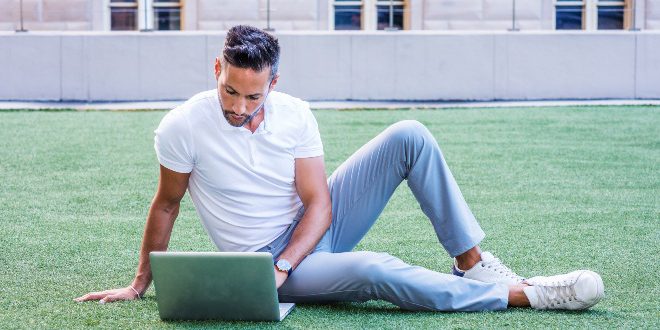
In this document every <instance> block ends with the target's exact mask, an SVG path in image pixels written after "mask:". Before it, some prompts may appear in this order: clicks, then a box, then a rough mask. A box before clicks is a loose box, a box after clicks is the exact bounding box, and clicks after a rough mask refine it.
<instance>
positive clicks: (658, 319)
mask: <svg viewBox="0 0 660 330" xmlns="http://www.w3.org/2000/svg"><path fill="white" fill-rule="evenodd" d="M315 114H316V117H317V119H318V122H319V126H320V130H321V135H322V137H323V140H324V144H325V152H326V166H327V170H328V173H330V172H331V171H332V170H334V169H335V168H336V167H337V166H338V165H339V164H340V163H341V162H342V161H343V160H344V159H346V158H347V157H348V156H349V155H350V154H351V153H352V152H354V151H355V150H356V149H357V148H358V147H359V146H361V145H362V144H364V143H365V142H367V141H368V140H369V139H371V138H372V137H373V136H374V135H376V134H377V133H379V132H380V131H381V130H383V129H384V128H385V127H387V126H388V125H390V124H391V123H394V122H396V121H398V120H402V119H417V120H419V121H421V122H422V123H424V124H425V125H427V127H428V128H429V129H430V130H431V131H432V133H433V135H434V136H435V137H436V139H437V140H438V141H439V143H440V146H441V148H442V149H443V151H444V153H445V156H446V158H447V161H448V163H449V165H450V167H451V169H452V170H453V173H454V175H455V177H456V179H457V181H458V183H459V185H460V187H461V189H462V191H463V193H464V195H465V198H466V199H467V201H468V203H469V204H470V205H471V207H472V210H473V212H474V213H475V215H476V217H477V219H479V221H480V223H481V225H482V226H483V228H484V230H485V231H486V233H487V237H486V239H485V241H484V242H483V244H482V246H483V247H484V249H485V250H490V251H494V252H495V253H496V255H497V256H499V257H500V258H501V259H503V260H504V262H505V263H507V264H508V265H509V266H511V268H513V269H514V270H517V271H518V273H519V274H521V275H524V276H530V275H537V274H555V273H563V272H568V271H571V270H575V269H580V268H587V269H592V270H594V271H597V272H599V273H600V274H602V277H603V280H604V281H605V288H606V295H607V296H606V299H605V300H603V301H602V302H601V303H600V304H598V305H597V306H596V307H595V308H593V309H592V310H590V311H587V312H584V313H567V312H538V311H533V310H526V309H513V310H509V311H506V312H490V313H429V312H417V313H413V312H405V311H401V310H399V309H398V308H397V307H395V306H393V305H391V304H388V303H385V302H375V301H372V302H367V303H341V304H333V305H298V306H297V307H296V309H295V310H294V311H293V312H292V314H291V315H290V316H289V317H288V318H287V319H286V320H285V321H284V322H283V323H281V324H269V323H222V322H183V323H172V322H162V321H161V320H160V319H159V318H158V312H157V306H156V300H155V294H154V291H153V286H152V288H151V289H149V291H148V292H147V294H146V297H145V299H144V300H141V301H134V302H121V303H114V304H108V305H99V304H96V303H83V304H78V303H75V302H73V301H72V299H73V298H74V297H76V296H78V295H81V294H83V293H86V292H88V291H90V290H103V289H109V288H114V287H119V286H126V285H128V284H129V283H130V281H131V279H132V278H133V275H134V271H135V267H136V265H137V258H138V249H139V246H140V241H141V238H142V229H143V226H144V222H145V217H146V214H147V209H148V207H149V203H150V200H151V198H152V196H153V194H154V191H155V187H156V181H157V174H158V162H157V160H156V157H155V153H154V151H153V130H154V129H155V128H156V126H157V125H158V122H159V121H160V119H161V118H162V117H163V116H164V115H165V112H6V111H5V112H0V145H1V146H2V147H1V148H0V176H1V184H2V186H1V188H0V221H1V222H0V251H2V252H1V253H0V263H1V266H0V311H1V312H0V328H79V327H87V326H99V327H104V328H156V327H164V328H170V327H186V328H188V327H190V328H193V327H209V326H222V327H226V326H236V327H241V326H246V327H252V328H253V327H269V326H272V327H279V326H282V327H290V328H300V329H316V328H367V327H368V328H372V327H373V328H501V327H516V328H566V327H579V328H582V327H590V328H656V329H657V328H660V258H659V257H658V254H659V253H660V249H659V246H660V244H659V242H660V226H659V220H660V197H659V196H660V166H659V164H660V129H659V128H660V108H658V107H655V108H654V107H575V108H571V107H565V108H516V109H452V110H437V111H433V110H424V111H420V110H417V111H316V112H315ZM170 249H171V250H178V251H213V250H214V246H213V245H212V243H211V242H210V240H209V238H208V237H207V236H206V234H205V233H204V231H203V228H202V226H201V224H200V222H199V219H198V218H197V215H196V213H195V211H194V209H193V207H192V204H191V202H190V199H189V198H188V197H186V198H185V200H184V203H183V205H182V209H181V212H180V214H179V219H178V221H177V222H176V225H175V227H174V233H173V236H172V239H171V243H170ZM357 249H358V250H373V251H384V252H388V253H390V254H393V255H395V256H398V257H400V258H402V259H403V260H404V261H407V262H409V263H412V264H417V265H421V266H424V267H428V268H430V269H433V270H437V271H440V272H448V270H449V267H450V265H451V260H450V259H449V258H448V256H447V254H446V253H445V252H444V251H443V250H442V248H441V247H440V246H439V244H438V243H437V241H436V238H435V235H434V233H433V231H432V230H431V225H430V223H429V222H428V220H427V219H426V218H425V217H424V215H423V214H422V212H421V211H420V210H419V207H418V205H417V203H416V202H415V200H414V198H413V196H412V194H411V192H410V190H409V189H408V187H407V186H406V185H402V186H401V187H400V189H398V190H397V192H396V194H395V195H394V197H393V198H392V200H391V202H390V204H389V206H388V207H387V208H386V209H385V211H384V213H383V214H382V216H381V218H380V219H379V221H378V222H377V223H376V225H375V226H374V227H373V229H372V230H371V232H370V233H369V234H368V235H367V237H366V238H365V239H364V240H363V242H362V243H360V245H359V246H358V248H357Z"/></svg>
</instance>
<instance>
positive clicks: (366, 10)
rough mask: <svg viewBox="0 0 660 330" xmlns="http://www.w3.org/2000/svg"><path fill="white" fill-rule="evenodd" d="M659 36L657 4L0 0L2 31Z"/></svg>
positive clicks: (653, 0) (581, 0)
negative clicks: (246, 29) (237, 29)
mask: <svg viewBox="0 0 660 330" xmlns="http://www.w3.org/2000/svg"><path fill="white" fill-rule="evenodd" d="M236 24H251V25H254V26H258V27H264V28H266V27H271V28H273V29H276V30H281V31H291V30H318V31H332V30H364V31H373V30H388V29H389V30H434V31H438V30H507V29H514V30H515V29H520V30H546V31H547V30H587V31H594V30H629V29H641V30H660V0H516V1H514V0H396V1H394V0H179V1H177V0H0V31H13V30H20V29H25V30H28V31H44V30H55V31H71V30H73V31H125V30H129V31H130V30H207V31H208V30H226V29H228V28H229V27H231V26H233V25H236Z"/></svg>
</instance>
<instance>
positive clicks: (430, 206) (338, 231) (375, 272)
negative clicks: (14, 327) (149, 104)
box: [76, 26, 603, 311]
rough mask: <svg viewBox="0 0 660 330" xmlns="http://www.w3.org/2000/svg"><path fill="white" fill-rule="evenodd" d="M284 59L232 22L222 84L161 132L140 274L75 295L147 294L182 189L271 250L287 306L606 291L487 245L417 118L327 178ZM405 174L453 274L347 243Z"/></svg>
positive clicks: (588, 300)
mask: <svg viewBox="0 0 660 330" xmlns="http://www.w3.org/2000/svg"><path fill="white" fill-rule="evenodd" d="M278 63H279V45H278V42H277V39H275V37H273V36H271V35H269V34H267V33H265V32H263V31H261V30H259V29H256V28H252V27H248V26H236V27H234V28H232V29H231V30H229V31H228V33H227V37H226V41H225V46H224V50H223V54H222V56H221V57H220V58H216V61H215V77H216V79H217V89H216V90H211V91H207V92H203V93H200V94H198V95H196V96H194V97H193V98H191V99H190V100H188V101H187V102H186V103H184V104H183V105H181V106H179V107H177V108H176V109H174V110H172V111H170V112H169V113H168V114H167V115H166V116H165V118H163V120H162V121H161V123H160V125H159V127H158V129H157V130H156V131H155V133H156V137H155V149H156V154H157V156H158V159H159V162H160V164H161V166H160V178H159V183H158V190H157V192H156V195H155V197H154V199H153V202H152V204H151V208H150V210H149V214H148V217H147V223H146V226H145V232H144V237H143V241H142V247H141V251H140V260H139V265H138V269H137V273H136V276H135V279H134V280H133V282H132V283H131V285H130V286H128V287H126V288H120V289H114V290H107V291H103V292H92V293H89V294H86V295H84V296H82V297H79V298H77V299H76V301H86V300H99V302H100V303H107V302H113V301H117V300H131V299H136V298H139V297H140V296H141V295H142V294H143V293H144V292H145V291H146V290H147V288H148V286H149V284H150V282H151V272H150V266H149V252H150V251H162V250H166V249H167V245H168V242H169V238H170V234H171V231H172V227H173V224H174V220H175V219H176V216H177V214H178V211H179V203H180V201H181V199H182V198H183V196H184V194H185V192H186V189H187V190H188V191H189V192H190V196H191V198H192V200H193V203H194V205H195V208H196V210H197V212H198V214H199V216H200V218H201V221H202V224H203V225H204V228H205V230H206V231H207V233H208V234H209V236H210V237H211V239H212V240H213V242H214V243H215V244H216V245H217V247H218V249H219V250H221V251H266V252H270V253H272V254H273V258H274V272H275V274H276V284H277V287H278V293H279V297H280V301H281V302H331V301H365V300H370V299H383V300H387V301H389V302H391V303H393V304H396V305H397V306H399V307H401V308H403V309H408V310H431V311H486V310H502V309H506V308H507V307H508V306H519V307H523V306H531V307H533V308H537V309H569V310H580V309H586V308H589V307H591V306H593V305H594V304H596V303H597V302H598V301H599V300H600V299H601V298H602V296H603V282H602V280H601V278H600V276H598V274H596V273H594V272H591V271H576V272H572V273H569V274H565V275H558V276H553V277H534V278H531V279H524V278H522V277H520V276H518V275H516V274H515V273H514V272H512V271H511V270H510V269H509V268H507V267H506V266H505V265H503V264H502V263H501V262H500V261H499V259H497V258H495V257H494V256H493V255H492V254H490V253H488V252H483V253H482V252H481V250H480V248H479V246H478V244H479V242H480V241H481V240H482V239H483V238H484V236H485V235H484V232H483V231H482V230H481V228H480V227H479V225H478V224H477V222H476V220H475V218H474V216H473V215H472V213H471V211H470V209H469V208H468V206H467V204H466V203H465V200H464V199H463V196H462V195H461V192H460V190H459V189H458V186H457V185H456V182H455V181H454V178H453V176H452V174H451V172H450V171H449V168H448V167H447V164H446V163H445V160H444V158H443V155H442V153H441V151H440V148H439V147H438V144H437V142H436V141H435V139H434V138H433V136H432V135H431V134H430V133H429V131H428V130H427V129H426V128H425V127H424V126H423V125H422V124H420V123H418V122H415V121H403V122H399V123H396V124H394V125H392V126H390V127H389V128H387V129H386V130H385V131H384V132H382V133H381V134H380V135H378V136H377V137H375V138H374V139H373V140H371V141H370V142H369V143H367V144H366V145H365V146H363V147H362V148H361V149H360V150H358V151H357V152H356V153H355V154H354V155H352V156H351V157H350V158H349V159H348V160H347V161H346V162H345V163H344V164H342V165H341V166H340V167H339V168H338V169H337V170H336V171H335V172H334V173H333V174H332V176H331V177H330V178H329V179H328V180H327V182H326V179H325V169H324V164H323V146H322V143H321V139H320V135H319V132H318V128H317V124H316V121H315V119H314V116H313V115H312V113H311V111H310V109H309V106H308V104H307V103H305V102H302V101H301V100H299V99H296V98H293V97H291V96H288V95H285V94H282V93H278V92H275V91H273V89H274V87H275V85H276V84H277V80H278V77H279V75H278ZM403 180H407V181H408V185H409V186H410V188H411V190H412V192H413V194H414V195H415V197H416V198H417V200H418V201H419V203H420V205H421V208H422V210H423V211H424V213H425V214H426V215H427V216H428V218H429V219H430V220H431V222H432V223H433V227H434V229H435V232H436V234H437V236H438V239H439V241H440V243H441V244H442V245H443V247H444V248H445V249H446V250H447V252H448V253H449V255H450V256H452V257H454V258H455V263H454V267H453V274H452V275H449V274H441V273H437V272H433V271H430V270H428V269H424V268H422V267H416V266H410V265H407V264H405V263H404V262H403V261H401V260H399V259H397V258H394V257H392V256H390V255H387V254H384V253H374V252H351V251H352V249H353V248H354V247H355V246H356V245H357V243H358V242H359V241H360V240H361V238H362V237H363V236H364V235H365V234H366V233H367V231H368V230H369V228H370V227H371V225H372V224H373V223H374V221H375V220H376V219H377V218H378V216H379V214H380V213H381V211H382V210H383V208H384V207H385V204H386V203H387V201H388V199H389V198H390V196H391V195H392V193H393V192H394V190H395V189H396V187H397V186H398V185H399V184H400V183H401V182H402V181H403Z"/></svg>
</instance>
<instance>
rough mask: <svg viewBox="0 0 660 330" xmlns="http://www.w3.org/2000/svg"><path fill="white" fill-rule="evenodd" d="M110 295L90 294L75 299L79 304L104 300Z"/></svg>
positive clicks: (103, 293) (101, 293) (104, 293)
mask: <svg viewBox="0 0 660 330" xmlns="http://www.w3.org/2000/svg"><path fill="white" fill-rule="evenodd" d="M107 295H108V294H107V293H106V292H105V291H103V292H90V293H88V294H86V295H84V296H82V297H78V298H76V299H74V300H75V301H77V302H83V301H89V300H99V299H102V298H103V297H105V296H107Z"/></svg>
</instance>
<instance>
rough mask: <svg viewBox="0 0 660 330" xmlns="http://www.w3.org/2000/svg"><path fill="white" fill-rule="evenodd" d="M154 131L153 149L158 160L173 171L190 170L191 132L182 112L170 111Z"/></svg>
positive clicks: (191, 153) (191, 160) (191, 157)
mask: <svg viewBox="0 0 660 330" xmlns="http://www.w3.org/2000/svg"><path fill="white" fill-rule="evenodd" d="M154 133H155V134H156V135H155V137H154V149H156V156H157V157H158V162H160V164H161V165H163V166H165V167H166V168H168V169H170V170H172V171H175V172H179V173H190V172H192V170H193V164H194V161H193V150H192V145H193V144H192V132H191V130H190V125H189V123H188V121H187V119H186V118H185V116H184V113H183V112H182V111H181V110H180V109H174V110H172V111H170V112H169V113H168V114H167V115H165V117H164V118H163V119H162V120H161V121H160V124H159V125H158V128H157V129H156V130H155V131H154Z"/></svg>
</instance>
